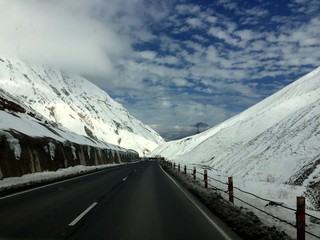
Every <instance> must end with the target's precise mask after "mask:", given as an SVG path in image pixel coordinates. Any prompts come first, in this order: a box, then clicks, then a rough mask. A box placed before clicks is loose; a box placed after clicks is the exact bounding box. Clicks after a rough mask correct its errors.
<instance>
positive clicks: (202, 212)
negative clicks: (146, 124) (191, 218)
mask: <svg viewBox="0 0 320 240" xmlns="http://www.w3.org/2000/svg"><path fill="white" fill-rule="evenodd" d="M160 168H161V170H162V171H163V172H164V173H165V174H166V175H167V176H168V178H170V179H171V181H172V182H173V183H174V184H175V185H176V186H177V187H178V188H179V189H180V190H181V192H183V194H184V195H185V196H186V197H187V198H188V199H189V200H190V201H191V202H192V203H193V205H194V206H195V207H196V208H197V209H198V210H199V211H200V212H201V214H202V215H203V216H204V217H205V218H206V219H207V220H208V221H209V223H211V225H212V226H213V227H214V228H215V229H217V231H218V232H219V233H220V234H221V235H222V236H223V237H224V238H225V239H226V240H232V239H231V238H230V237H229V236H228V235H227V234H226V233H225V232H224V231H223V230H222V229H221V228H220V227H219V226H218V225H217V224H216V223H215V222H214V221H213V220H212V219H211V218H210V217H209V216H208V215H207V214H206V213H205V212H204V211H203V210H202V209H201V208H200V207H199V206H198V204H197V203H196V202H195V201H194V200H193V199H192V198H190V197H189V195H188V194H187V193H186V192H185V191H184V190H183V189H182V188H181V187H180V186H179V185H178V183H177V182H176V181H175V180H174V179H173V178H172V177H171V176H170V175H169V174H168V173H166V171H164V170H163V168H162V166H161V165H160Z"/></svg>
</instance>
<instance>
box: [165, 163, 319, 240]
mask: <svg viewBox="0 0 320 240" xmlns="http://www.w3.org/2000/svg"><path fill="white" fill-rule="evenodd" d="M171 166H172V164H171ZM178 166H179V167H177V166H176V165H175V168H176V169H177V170H178V169H180V164H179V165H178ZM201 167H202V168H205V169H204V172H203V173H202V172H199V171H196V168H195V167H194V168H188V167H187V166H184V173H185V174H188V171H189V172H191V174H192V175H193V176H194V178H195V179H197V180H200V181H207V179H209V180H212V182H213V181H214V182H217V183H220V184H222V185H224V186H227V189H222V188H220V187H217V186H215V185H213V184H212V183H210V182H207V183H205V186H209V187H210V189H211V190H214V191H217V192H222V193H225V194H228V193H229V194H230V183H229V182H224V181H221V180H219V179H216V178H214V177H212V176H208V175H207V171H208V170H210V168H208V167H206V166H201ZM197 176H202V178H199V177H197ZM233 189H236V190H238V191H240V192H241V193H243V194H247V195H249V196H251V197H254V198H257V199H259V200H262V201H265V202H267V204H266V206H268V205H270V206H277V207H281V208H284V209H286V210H289V211H291V212H293V213H294V214H295V215H296V219H297V218H298V217H297V215H298V213H297V209H294V208H291V207H289V206H286V205H284V203H281V202H277V201H274V200H272V199H267V198H264V197H260V196H258V195H256V194H254V193H251V192H249V191H245V190H243V189H241V188H239V187H234V186H233V184H232V190H231V191H232V198H234V199H236V200H238V201H240V202H242V203H244V204H246V205H248V206H250V207H251V208H253V209H255V210H257V211H260V212H262V213H264V214H266V215H268V216H270V217H272V218H274V219H277V220H278V221H280V222H282V223H285V224H287V225H289V226H291V227H294V228H297V225H298V224H297V222H296V224H294V223H292V222H289V221H287V220H284V219H282V218H280V217H278V216H275V215H274V214H272V213H270V212H267V211H266V210H263V209H261V208H259V207H257V206H255V205H253V204H251V203H250V202H248V201H245V200H243V199H241V198H239V197H238V196H234V194H233ZM304 214H305V216H308V217H310V218H313V219H315V220H318V221H320V218H318V217H316V216H314V215H311V214H309V213H306V212H304ZM296 221H297V220H296ZM305 233H307V234H309V235H311V236H313V237H315V238H318V239H320V236H317V235H316V234H314V233H311V232H310V231H307V230H305Z"/></svg>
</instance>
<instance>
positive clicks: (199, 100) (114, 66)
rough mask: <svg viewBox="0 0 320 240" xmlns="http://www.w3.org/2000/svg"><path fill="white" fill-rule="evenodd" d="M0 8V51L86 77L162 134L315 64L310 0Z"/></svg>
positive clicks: (229, 108) (139, 0)
mask: <svg viewBox="0 0 320 240" xmlns="http://www.w3.org/2000/svg"><path fill="white" fill-rule="evenodd" d="M0 9H1V10H0V13H1V14H0V16H1V17H0V54H3V55H15V56H18V57H19V58H21V59H22V60H25V61H27V62H30V63H36V64H44V65H47V66H49V67H57V68H62V69H64V70H67V71H73V72H76V73H79V74H81V75H84V76H86V77H87V78H88V79H90V80H91V81H93V82H94V83H96V84H97V85H99V86H100V87H101V88H102V89H104V90H105V91H106V92H107V93H108V94H109V95H110V96H112V97H113V98H115V99H116V100H117V101H119V102H120V103H122V104H123V105H124V106H125V107H126V108H127V109H128V110H129V112H130V113H132V114H133V115H134V116H135V117H137V118H138V119H140V120H141V121H142V122H144V123H146V124H148V125H150V126H151V127H153V128H154V129H155V130H156V131H158V132H159V133H160V134H162V135H163V136H164V137H166V138H169V139H170V138H177V137H181V136H183V135H187V134H190V133H194V132H195V130H196V129H195V128H192V127H190V126H191V125H194V124H195V123H197V122H205V123H208V124H209V125H211V126H214V125H216V124H218V123H220V122H222V121H224V120H226V119H228V118H230V117H232V116H234V115H235V114H237V113H239V112H241V111H243V110H245V109H246V108H248V107H250V106H252V105H253V104H255V103H257V102H259V101H260V100H262V99H264V98H265V97H267V96H269V95H271V94H272V93H274V92H276V91H278V90H279V89H281V88H283V87H284V86H286V85H288V84H289V83H291V82H292V81H294V80H296V79H297V78H299V77H301V76H303V75H304V74H306V73H308V72H309V71H311V70H313V69H314V68H316V67H318V66H319V65H320V41H319V39H320V27H319V26H320V1H318V0H287V1H285V0H281V1H278V0H272V1H263V0H250V1H249V0H248V1H240V0H239V1H232V0H216V1H203V0H201V1H187V0H185V1H182V0H180V1H175V0H165V1H155V0H92V1H86V0H67V1H62V0H53V1H39V0H29V1H28V4H27V3H26V1H22V0H17V1H10V0H1V2H0ZM30 16H32V17H30ZM4 36H5V37H4ZM1 46H2V47H1Z"/></svg>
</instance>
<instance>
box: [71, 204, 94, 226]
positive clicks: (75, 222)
mask: <svg viewBox="0 0 320 240" xmlns="http://www.w3.org/2000/svg"><path fill="white" fill-rule="evenodd" d="M97 204H98V203H97V202H94V203H92V204H91V205H90V207H88V208H87V209H86V210H84V211H83V212H82V213H81V214H80V215H79V216H78V217H76V218H75V219H74V220H73V221H72V222H71V223H69V224H68V226H71V227H72V226H74V225H76V224H77V222H79V221H80V220H81V218H83V217H84V215H86V214H87V213H88V212H89V211H90V210H91V209H92V208H94V207H95V206H96V205H97Z"/></svg>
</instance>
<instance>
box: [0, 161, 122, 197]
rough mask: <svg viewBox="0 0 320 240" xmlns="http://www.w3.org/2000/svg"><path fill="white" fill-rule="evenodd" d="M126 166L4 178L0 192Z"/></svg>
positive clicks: (47, 172)
mask: <svg viewBox="0 0 320 240" xmlns="http://www.w3.org/2000/svg"><path fill="white" fill-rule="evenodd" d="M125 164H128V163H118V164H103V165H98V166H83V165H77V166H74V167H68V168H62V169H59V170H57V171H46V172H37V173H30V174H25V175H23V176H21V177H10V178H4V179H2V180H0V192H1V191H3V190H5V189H8V188H14V187H19V186H24V185H28V184H32V183H41V182H45V181H48V180H53V179H60V178H63V177H68V176H73V175H78V174H80V173H85V172H91V171H94V170H99V169H104V168H109V167H114V166H119V165H125Z"/></svg>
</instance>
